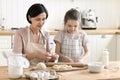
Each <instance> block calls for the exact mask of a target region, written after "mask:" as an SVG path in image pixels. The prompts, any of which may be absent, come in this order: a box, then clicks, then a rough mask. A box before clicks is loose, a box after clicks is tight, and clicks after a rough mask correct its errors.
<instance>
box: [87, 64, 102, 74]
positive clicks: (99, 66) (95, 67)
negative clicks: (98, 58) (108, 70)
mask: <svg viewBox="0 0 120 80" xmlns="http://www.w3.org/2000/svg"><path fill="white" fill-rule="evenodd" d="M88 69H89V71H90V72H95V73H98V72H102V71H103V70H104V65H103V64H99V63H90V64H88Z"/></svg>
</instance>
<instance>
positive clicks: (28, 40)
mask: <svg viewBox="0 0 120 80" xmlns="http://www.w3.org/2000/svg"><path fill="white" fill-rule="evenodd" d="M28 43H30V27H28Z"/></svg>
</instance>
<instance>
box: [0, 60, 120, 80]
mask: <svg viewBox="0 0 120 80" xmlns="http://www.w3.org/2000/svg"><path fill="white" fill-rule="evenodd" d="M119 67H120V62H110V65H109V68H108V69H104V71H103V72H101V73H90V72H89V70H88V69H86V70H77V71H69V72H59V74H61V75H62V76H61V77H60V79H59V80H120V76H119V75H120V68H119ZM7 68H8V67H7V66H0V80H9V78H8V70H7ZM27 70H28V69H25V70H24V71H27ZM20 80H29V79H26V78H25V77H24V75H23V78H22V79H20Z"/></svg>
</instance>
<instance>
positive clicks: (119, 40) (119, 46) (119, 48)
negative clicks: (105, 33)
mask: <svg viewBox="0 0 120 80" xmlns="http://www.w3.org/2000/svg"><path fill="white" fill-rule="evenodd" d="M116 56H117V57H116V58H117V61H120V34H118V35H117V55H116Z"/></svg>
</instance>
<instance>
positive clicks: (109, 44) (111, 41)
mask: <svg viewBox="0 0 120 80" xmlns="http://www.w3.org/2000/svg"><path fill="white" fill-rule="evenodd" d="M104 49H108V50H109V53H110V54H109V57H110V61H115V60H116V35H105V34H103V35H96V51H95V53H94V58H96V60H98V61H99V60H101V55H102V53H103V50H104Z"/></svg>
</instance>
